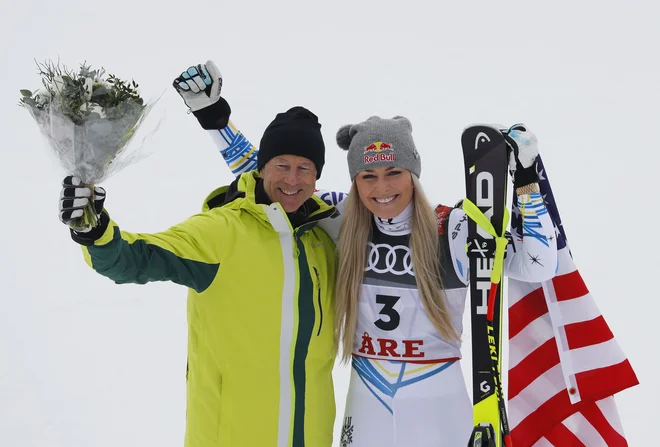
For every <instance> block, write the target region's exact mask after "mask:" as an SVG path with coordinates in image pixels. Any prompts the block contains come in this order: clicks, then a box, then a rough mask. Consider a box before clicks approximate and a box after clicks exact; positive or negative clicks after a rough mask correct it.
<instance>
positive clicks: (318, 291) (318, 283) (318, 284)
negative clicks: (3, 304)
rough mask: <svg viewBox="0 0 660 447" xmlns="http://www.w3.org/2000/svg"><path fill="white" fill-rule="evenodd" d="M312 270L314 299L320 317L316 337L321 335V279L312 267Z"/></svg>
mask: <svg viewBox="0 0 660 447" xmlns="http://www.w3.org/2000/svg"><path fill="white" fill-rule="evenodd" d="M312 268H313V269H314V274H315V275H316V299H317V301H318V303H319V314H320V315H321V317H320V320H319V330H318V332H317V333H316V336H317V337H318V336H319V335H321V328H322V327H323V306H321V279H320V278H319V271H318V270H316V267H312Z"/></svg>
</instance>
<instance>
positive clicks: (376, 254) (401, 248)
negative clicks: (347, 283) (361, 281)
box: [364, 242, 415, 276]
mask: <svg viewBox="0 0 660 447" xmlns="http://www.w3.org/2000/svg"><path fill="white" fill-rule="evenodd" d="M364 270H365V271H366V272H368V271H373V272H375V273H378V274H381V275H383V274H387V273H390V274H392V275H396V276H401V275H411V276H415V273H414V272H413V265H412V256H411V254H410V248H408V247H406V246H405V245H395V246H392V245H389V244H374V243H373V242H369V255H368V256H367V266H366V267H365V269H364Z"/></svg>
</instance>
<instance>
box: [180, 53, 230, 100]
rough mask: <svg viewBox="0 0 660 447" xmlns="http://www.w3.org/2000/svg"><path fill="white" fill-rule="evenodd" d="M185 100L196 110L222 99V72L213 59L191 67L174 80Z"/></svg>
mask: <svg viewBox="0 0 660 447" xmlns="http://www.w3.org/2000/svg"><path fill="white" fill-rule="evenodd" d="M173 85H174V88H175V89H176V91H177V92H178V93H179V95H181V98H183V102H185V103H186V105H187V106H188V107H189V108H190V110H191V111H193V112H196V111H198V110H201V109H203V108H205V107H208V106H210V105H213V104H215V103H216V102H217V101H218V100H219V99H220V90H222V74H221V73H220V70H218V67H216V66H215V63H213V61H207V62H206V64H203V65H202V64H198V65H193V66H191V67H189V68H188V69H187V70H186V71H184V72H183V73H181V75H180V76H179V77H178V78H176V79H175V80H174V82H173Z"/></svg>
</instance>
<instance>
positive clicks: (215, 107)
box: [193, 97, 231, 130]
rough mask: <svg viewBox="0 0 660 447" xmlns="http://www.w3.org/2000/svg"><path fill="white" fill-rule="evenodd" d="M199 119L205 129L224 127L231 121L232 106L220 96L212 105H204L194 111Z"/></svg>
mask: <svg viewBox="0 0 660 447" xmlns="http://www.w3.org/2000/svg"><path fill="white" fill-rule="evenodd" d="M193 115H195V118H197V121H199V124H200V125H201V126H202V128H203V129H206V130H213V129H218V130H220V129H224V128H225V127H226V126H227V123H229V116H230V115H231V107H229V103H228V102H227V101H226V100H225V99H224V98H223V97H220V98H219V99H218V100H217V101H216V102H214V103H213V104H211V105H210V106H207V107H204V108H203V109H199V110H197V111H194V112H193Z"/></svg>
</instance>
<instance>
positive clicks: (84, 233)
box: [59, 175, 110, 245]
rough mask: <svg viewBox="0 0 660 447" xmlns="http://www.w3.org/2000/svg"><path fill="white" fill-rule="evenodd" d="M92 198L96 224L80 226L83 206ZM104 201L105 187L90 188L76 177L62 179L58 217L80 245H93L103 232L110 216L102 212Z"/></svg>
mask: <svg viewBox="0 0 660 447" xmlns="http://www.w3.org/2000/svg"><path fill="white" fill-rule="evenodd" d="M90 200H94V211H95V212H96V217H97V222H96V226H95V227H92V226H87V227H86V228H80V227H79V226H78V225H79V224H80V221H79V220H78V219H80V218H81V217H82V216H83V210H84V208H85V207H86V206H87V205H88V204H89V202H90ZM104 202H105V189H103V188H101V187H100V186H95V187H94V194H92V190H91V189H90V188H89V187H87V186H85V185H84V184H83V183H82V181H81V180H80V179H79V178H78V177H74V176H71V175H69V176H67V177H65V178H64V180H62V191H61V193H60V203H59V217H60V221H62V222H63V223H64V224H65V225H66V226H68V227H69V229H70V230H71V238H72V239H73V240H74V241H76V242H77V243H79V244H82V245H94V241H95V240H97V239H98V238H100V237H101V236H102V235H103V233H104V232H105V230H106V228H107V227H108V224H109V222H110V218H109V217H108V215H107V214H106V213H102V211H103V204H104Z"/></svg>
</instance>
